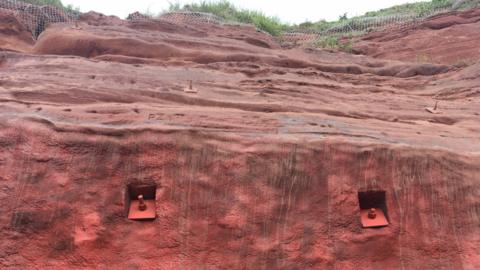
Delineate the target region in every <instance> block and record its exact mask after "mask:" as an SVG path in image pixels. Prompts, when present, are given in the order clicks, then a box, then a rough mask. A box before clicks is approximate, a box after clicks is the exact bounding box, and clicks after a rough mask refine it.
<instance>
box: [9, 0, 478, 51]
mask: <svg viewBox="0 0 480 270" xmlns="http://www.w3.org/2000/svg"><path fill="white" fill-rule="evenodd" d="M471 1H474V0H471ZM458 2H461V3H462V4H464V3H465V2H468V0H464V1H463V0H460V1H458ZM458 2H455V4H454V5H453V7H452V6H444V7H440V8H436V9H433V10H431V11H428V12H422V13H406V14H394V15H385V16H375V17H358V18H352V19H347V20H344V21H340V22H338V23H335V24H334V26H331V27H329V28H327V29H322V30H317V29H301V28H296V29H295V30H289V31H284V32H283V33H281V34H280V35H279V36H278V39H279V41H280V42H281V43H302V44H303V43H312V42H316V41H317V40H319V39H321V38H323V37H329V36H353V35H361V34H365V33H369V32H375V31H381V30H387V29H395V28H397V29H398V28H406V29H408V28H413V27H416V26H417V25H418V24H419V23H421V22H422V21H424V20H427V19H429V18H431V17H433V16H436V15H438V14H443V13H447V12H451V11H452V10H455V9H457V8H458V7H459V4H458ZM474 2H477V3H478V2H480V1H477V0H475V1H474ZM479 5H480V4H476V5H474V6H471V7H478V6H479ZM1 10H7V11H9V12H12V13H14V14H15V16H16V17H17V18H18V19H19V20H20V21H21V23H23V24H24V25H25V26H26V27H27V29H28V30H29V31H31V32H32V36H33V37H34V38H35V39H36V38H37V37H38V36H39V35H40V33H42V32H43V30H45V28H46V27H47V26H48V25H49V24H52V23H73V22H75V21H76V20H78V17H79V16H80V13H79V12H74V11H71V10H66V9H63V8H60V7H55V6H49V5H44V6H40V5H34V4H29V3H26V2H23V1H20V0H0V11H1ZM127 19H128V20H130V21H139V20H143V21H145V20H147V21H158V20H159V21H165V22H170V23H175V24H186V25H189V26H196V25H200V24H214V25H230V26H232V25H238V26H251V25H248V24H242V23H238V22H232V21H227V20H224V19H223V18H221V17H219V16H216V15H213V14H209V13H202V12H190V11H181V12H179V11H176V12H168V13H164V14H162V15H160V16H148V15H144V14H141V13H139V12H135V13H132V14H130V15H129V16H128V18H127ZM257 30H258V31H260V32H264V31H261V30H260V29H257ZM264 33H265V34H268V33H266V32H264Z"/></svg>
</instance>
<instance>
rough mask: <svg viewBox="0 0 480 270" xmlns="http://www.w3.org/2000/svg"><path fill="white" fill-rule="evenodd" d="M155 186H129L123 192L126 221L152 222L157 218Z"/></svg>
mask: <svg viewBox="0 0 480 270" xmlns="http://www.w3.org/2000/svg"><path fill="white" fill-rule="evenodd" d="M156 196H157V185H156V184H129V185H127V188H126V192H125V208H126V211H127V216H128V219H131V220H154V219H155V218H156V217H157V212H156V203H155V199H156Z"/></svg>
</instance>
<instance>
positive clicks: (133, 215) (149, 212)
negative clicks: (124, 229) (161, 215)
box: [128, 200, 157, 220]
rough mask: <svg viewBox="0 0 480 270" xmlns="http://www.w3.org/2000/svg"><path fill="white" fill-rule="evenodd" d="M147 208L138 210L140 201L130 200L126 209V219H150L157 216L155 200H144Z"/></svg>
mask: <svg viewBox="0 0 480 270" xmlns="http://www.w3.org/2000/svg"><path fill="white" fill-rule="evenodd" d="M145 204H146V205H147V208H146V209H145V210H144V211H142V210H140V201H139V200H132V201H130V208H129V211H128V219H131V220H152V219H155V218H156V217H157V212H156V207H155V200H145Z"/></svg>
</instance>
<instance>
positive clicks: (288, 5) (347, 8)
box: [62, 0, 422, 23]
mask: <svg viewBox="0 0 480 270" xmlns="http://www.w3.org/2000/svg"><path fill="white" fill-rule="evenodd" d="M421 1H422V0H332V1H327V0H293V1H291V0H289V1H285V0H230V2H231V3H233V4H235V5H236V6H237V7H239V8H246V9H252V10H258V11H262V12H263V13H265V14H266V15H269V16H277V17H279V18H280V19H281V20H282V21H283V22H288V23H302V22H305V21H307V20H309V21H318V20H321V19H326V20H328V21H331V20H337V19H338V17H339V16H340V15H342V14H344V13H345V12H347V13H348V17H352V16H357V15H363V14H364V13H365V12H367V11H374V10H378V9H381V8H387V7H391V6H393V5H398V4H404V3H411V2H421ZM62 2H63V3H64V4H72V5H73V6H75V7H79V8H80V10H81V11H82V12H87V11H90V10H94V11H97V12H101V13H103V14H105V15H116V16H119V17H120V18H125V17H126V16H127V15H128V14H130V13H133V12H135V11H139V12H145V11H147V10H149V11H150V12H153V13H159V12H161V11H163V10H166V9H168V7H169V2H173V3H181V4H188V3H192V2H200V1H199V0H62Z"/></svg>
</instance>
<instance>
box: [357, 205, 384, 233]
mask: <svg viewBox="0 0 480 270" xmlns="http://www.w3.org/2000/svg"><path fill="white" fill-rule="evenodd" d="M374 209H375V214H376V216H375V217H374V218H371V217H369V213H370V211H371V209H360V220H361V222H362V226H363V228H378V227H385V226H388V220H387V218H386V217H385V214H384V213H383V211H382V209H380V208H374Z"/></svg>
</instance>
